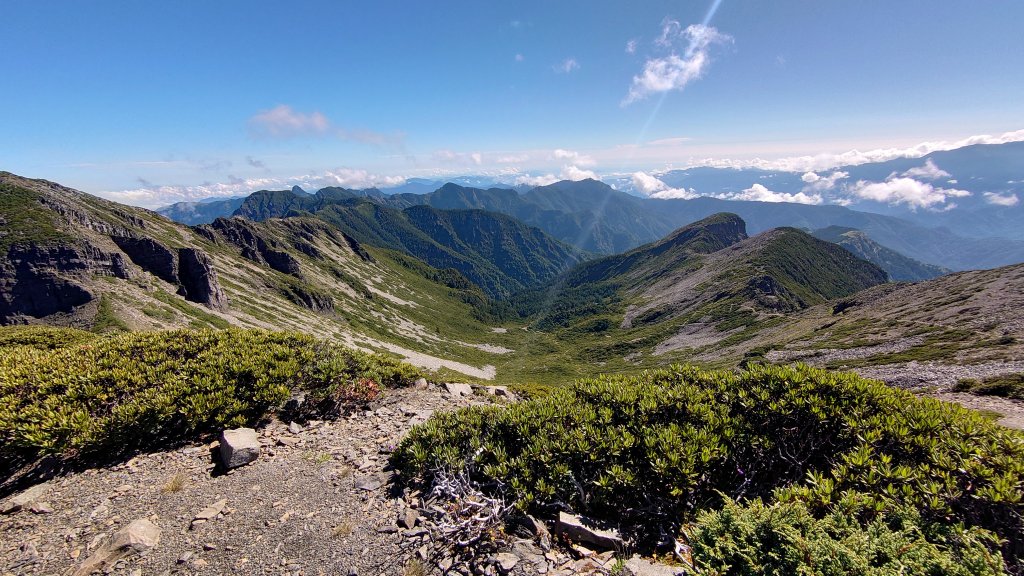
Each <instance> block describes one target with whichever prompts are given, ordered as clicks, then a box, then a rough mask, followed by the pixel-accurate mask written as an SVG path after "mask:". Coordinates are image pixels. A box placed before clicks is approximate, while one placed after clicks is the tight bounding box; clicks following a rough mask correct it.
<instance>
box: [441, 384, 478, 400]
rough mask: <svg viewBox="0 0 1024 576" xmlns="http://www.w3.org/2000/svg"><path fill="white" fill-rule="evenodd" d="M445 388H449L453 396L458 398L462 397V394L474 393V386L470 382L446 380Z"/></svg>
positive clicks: (470, 394) (469, 394)
mask: <svg viewBox="0 0 1024 576" xmlns="http://www.w3.org/2000/svg"><path fill="white" fill-rule="evenodd" d="M444 389H445V390H447V391H448V393H449V394H451V395H452V396H454V397H456V398H461V397H462V396H472V395H473V387H472V386H470V385H469V384H458V383H455V382H445V384H444Z"/></svg>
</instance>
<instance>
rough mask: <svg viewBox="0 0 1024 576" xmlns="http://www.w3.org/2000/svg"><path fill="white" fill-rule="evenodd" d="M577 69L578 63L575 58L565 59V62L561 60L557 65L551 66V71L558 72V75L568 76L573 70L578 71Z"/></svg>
mask: <svg viewBox="0 0 1024 576" xmlns="http://www.w3.org/2000/svg"><path fill="white" fill-rule="evenodd" d="M579 67H580V63H579V62H577V61H576V59H575V58H566V59H565V60H562V61H561V62H559V63H558V64H555V65H554V66H552V67H551V69H552V70H554V71H555V72H558V73H559V74H568V73H570V72H572V71H573V70H578V69H579Z"/></svg>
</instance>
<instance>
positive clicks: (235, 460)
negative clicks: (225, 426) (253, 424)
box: [220, 428, 260, 470]
mask: <svg viewBox="0 0 1024 576" xmlns="http://www.w3.org/2000/svg"><path fill="white" fill-rule="evenodd" d="M220 457H221V461H222V462H223V463H224V467H225V468H227V469H229V470H230V469H231V468H238V467H239V466H245V465H246V464H248V463H250V462H252V461H253V460H255V459H257V458H259V457H260V437H259V435H258V434H256V431H255V430H253V429H252V428H235V429H234V430H225V431H223V432H221V434H220Z"/></svg>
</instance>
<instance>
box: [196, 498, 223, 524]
mask: <svg viewBox="0 0 1024 576" xmlns="http://www.w3.org/2000/svg"><path fill="white" fill-rule="evenodd" d="M227 504H228V501H227V498H223V499H221V500H218V501H216V502H214V503H213V504H210V505H209V506H207V507H206V508H203V509H202V510H200V511H199V512H198V513H197V514H196V515H195V517H194V518H192V523H191V525H190V526H189V528H190V529H191V528H195V527H196V526H197V525H198V524H202V523H204V522H208V521H210V520H213V519H214V518H216V517H217V515H218V514H220V513H221V512H223V511H224V507H225V506H227Z"/></svg>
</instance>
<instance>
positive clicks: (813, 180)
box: [800, 171, 850, 192]
mask: <svg viewBox="0 0 1024 576" xmlns="http://www.w3.org/2000/svg"><path fill="white" fill-rule="evenodd" d="M849 177H850V173H849V172H841V171H836V172H833V173H831V174H829V175H828V176H820V175H818V174H817V173H815V172H806V173H804V175H803V176H801V177H800V179H801V180H803V181H804V182H805V183H806V184H807V185H806V186H804V188H803V191H804V192H824V191H826V190H831V189H833V188H835V187H836V183H837V182H839V181H840V180H843V179H845V178H849Z"/></svg>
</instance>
